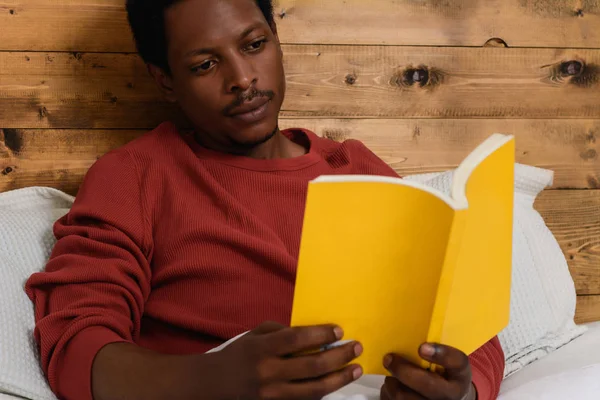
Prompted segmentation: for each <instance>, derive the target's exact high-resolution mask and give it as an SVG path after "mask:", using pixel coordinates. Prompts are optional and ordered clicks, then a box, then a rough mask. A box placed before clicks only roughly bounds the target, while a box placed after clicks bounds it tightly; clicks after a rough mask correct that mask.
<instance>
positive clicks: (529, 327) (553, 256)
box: [406, 164, 586, 376]
mask: <svg viewBox="0 0 600 400" xmlns="http://www.w3.org/2000/svg"><path fill="white" fill-rule="evenodd" d="M452 174H453V171H446V172H441V173H437V174H421V175H412V176H408V177H406V179H408V180H413V181H418V182H421V183H424V184H426V185H429V186H432V187H435V188H437V189H438V190H442V191H443V192H445V193H448V194H449V193H450V185H451V182H452ZM552 178H553V172H552V171H549V170H544V169H540V168H535V167H531V166H527V165H522V164H516V165H515V209H514V229H513V271H512V290H511V306H510V313H511V316H510V323H509V325H508V327H507V328H506V329H505V330H504V331H502V332H501V333H500V335H499V339H500V342H501V343H502V348H503V350H504V353H505V357H506V368H505V375H506V376H508V375H511V374H513V373H515V372H517V371H518V370H520V369H521V368H523V367H524V366H526V365H528V364H530V363H532V362H534V361H536V360H538V359H540V358H542V357H543V356H545V355H547V354H549V353H551V352H553V351H554V350H556V349H558V348H560V347H562V346H563V345H565V344H567V343H569V342H570V341H572V340H573V339H575V338H576V337H578V336H580V335H581V334H583V332H585V330H586V328H585V327H583V326H581V327H579V326H577V325H575V322H574V317H575V306H576V301H577V295H576V292H575V285H574V283H573V278H572V277H571V274H570V273H569V268H568V266H567V262H566V260H565V257H564V253H563V252H562V250H561V249H560V246H559V244H558V242H557V241H556V239H555V238H554V236H553V235H552V232H551V231H550V230H549V229H548V227H547V226H546V224H545V222H544V220H543V218H542V217H541V216H540V214H539V213H538V212H537V211H536V210H535V209H534V207H533V204H534V201H535V199H536V197H537V196H538V194H539V193H540V192H541V191H542V190H543V189H544V188H545V187H547V186H549V185H551V184H552Z"/></svg>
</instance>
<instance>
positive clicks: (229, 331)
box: [26, 123, 504, 400]
mask: <svg viewBox="0 0 600 400" xmlns="http://www.w3.org/2000/svg"><path fill="white" fill-rule="evenodd" d="M284 133H285V134H286V135H287V136H288V137H290V138H291V139H292V140H294V141H295V142H297V143H299V144H302V145H304V146H305V147H306V148H309V152H308V153H307V154H306V155H304V156H301V157H298V158H292V159H276V160H256V159H250V158H246V157H239V156H230V155H225V154H222V153H216V152H213V151H210V150H207V149H204V148H202V147H200V146H198V145H197V144H195V142H194V141H193V140H191V139H190V138H189V137H186V136H182V135H180V134H179V133H178V132H177V130H176V128H175V127H174V126H173V125H172V124H170V123H165V124H163V125H161V126H160V127H158V128H157V129H156V130H154V131H153V132H150V133H148V134H146V135H144V136H143V137H141V138H140V139H137V140H135V141H133V142H131V143H130V144H128V145H126V146H124V147H122V148H120V149H118V150H116V151H113V152H111V153H109V154H107V155H105V156H104V157H102V158H101V159H100V160H98V161H97V162H96V163H95V164H94V165H93V166H92V168H91V169H90V170H89V172H88V173H87V175H86V177H85V180H84V182H83V185H82V186H81V188H80V191H79V194H78V196H77V198H76V200H75V204H74V205H73V207H72V209H71V210H70V212H69V213H68V214H67V215H66V216H65V217H63V218H61V219H60V220H59V221H57V222H56V224H55V227H54V234H55V236H56V237H57V239H58V241H57V243H56V245H55V247H54V250H53V252H52V255H51V258H50V260H49V262H48V264H47V267H46V270H45V272H43V273H39V274H35V275H33V276H32V277H31V278H30V279H29V281H28V282H27V285H26V290H27V293H28V295H29V296H30V298H31V299H32V301H33V302H34V304H35V316H36V322H37V325H36V330H35V337H36V340H37V341H38V343H39V344H40V346H41V362H42V366H43V368H44V371H45V373H46V374H47V376H48V379H49V382H50V385H51V387H52V389H53V390H54V391H55V393H57V395H58V396H59V397H61V398H64V399H76V400H87V399H91V398H92V394H91V367H92V362H93V359H94V356H95V355H96V353H97V352H98V351H99V350H100V349H101V348H102V347H103V346H105V345H106V344H108V343H114V342H120V341H121V342H122V341H126V342H132V343H136V344H138V345H140V346H143V347H146V348H150V349H153V350H156V351H159V352H163V353H171V354H186V353H187V354H189V353H200V352H205V351H206V350H209V349H210V348H212V347H214V346H216V345H218V344H220V343H222V342H223V341H225V340H227V339H230V338H232V337H234V336H236V335H237V334H239V333H242V332H244V331H246V330H249V329H252V328H254V327H256V326H257V325H258V324H260V323H261V322H263V321H265V320H272V321H277V322H280V323H282V324H289V321H290V312H291V306H292V297H293V289H294V280H295V270H296V262H297V257H298V249H299V243H300V232H301V227H302V217H303V211H304V202H305V195H306V189H307V183H308V181H309V180H311V179H314V178H316V177H318V176H319V175H324V174H377V175H387V176H397V175H396V174H395V173H394V171H393V170H392V169H391V168H390V167H388V166H387V165H386V164H385V163H384V162H382V161H381V160H380V159H378V158H377V157H376V156H375V155H374V154H373V153H371V152H370V151H369V150H368V149H367V148H366V147H365V146H364V145H362V144H361V143H360V142H358V141H354V140H348V141H346V142H344V143H342V144H340V143H337V142H334V141H330V140H327V139H323V138H319V137H317V136H316V135H315V134H313V133H311V132H308V131H305V130H288V131H286V132H284ZM471 360H472V365H473V370H474V381H475V384H476V386H477V388H478V390H479V396H480V400H491V399H493V398H495V397H496V396H497V393H498V390H499V386H500V381H501V379H502V372H503V367H504V357H503V353H502V349H501V348H500V346H499V343H498V341H497V339H494V341H492V342H490V343H489V344H487V345H485V346H484V347H483V348H482V349H480V350H479V351H478V352H476V353H475V354H474V355H473V356H472V357H471Z"/></svg>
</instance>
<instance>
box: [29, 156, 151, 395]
mask: <svg viewBox="0 0 600 400" xmlns="http://www.w3.org/2000/svg"><path fill="white" fill-rule="evenodd" d="M144 215H145V213H144V205H143V199H142V196H141V190H140V184H139V178H138V174H137V171H136V168H135V165H134V163H133V161H132V159H131V157H130V156H129V155H128V154H127V153H126V152H124V151H122V150H120V151H118V152H112V153H109V154H107V155H105V156H104V157H102V158H101V159H100V160H98V161H97V162H96V163H95V164H94V165H93V166H92V168H91V169H90V170H89V171H88V173H87V175H86V177H85V179H84V182H83V184H82V186H81V188H80V190H79V193H78V195H77V197H76V200H75V202H74V204H73V206H72V208H71V210H70V211H69V213H68V214H67V215H65V216H64V217H62V218H61V219H59V220H58V221H57V222H56V223H55V225H54V235H55V237H56V239H57V242H56V244H55V246H54V248H53V251H52V254H51V256H50V259H49V261H48V263H47V265H46V268H45V271H43V272H41V273H36V274H34V275H32V276H31V277H30V278H29V280H28V281H27V283H26V286H25V290H26V292H27V295H28V296H29V298H30V299H31V300H32V302H33V304H34V307H35V320H36V327H35V331H34V336H35V339H36V341H37V343H38V346H39V347H40V358H41V363H42V368H43V370H44V373H45V374H46V376H47V378H48V381H49V384H50V386H51V388H52V390H53V391H54V393H55V394H56V395H57V397H59V398H61V399H66V400H70V399H77V400H91V399H92V389H91V371H92V363H93V361H94V357H95V356H96V354H97V353H98V351H100V349H102V347H104V346H105V345H107V344H109V343H115V342H134V341H135V339H136V338H137V337H138V336H139V331H140V320H141V316H142V314H143V309H144V304H145V302H146V300H147V298H148V295H149V292H150V266H149V262H148V259H149V257H150V254H151V244H150V242H151V239H150V238H151V236H150V229H149V224H148V223H147V219H146V218H145V217H144Z"/></svg>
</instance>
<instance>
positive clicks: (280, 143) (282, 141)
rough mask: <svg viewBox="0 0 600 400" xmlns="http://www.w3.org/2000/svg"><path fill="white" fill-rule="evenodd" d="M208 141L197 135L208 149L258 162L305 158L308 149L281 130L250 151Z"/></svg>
mask: <svg viewBox="0 0 600 400" xmlns="http://www.w3.org/2000/svg"><path fill="white" fill-rule="evenodd" d="M206 139H208V138H203V137H201V136H200V135H196V141H197V142H198V143H199V144H200V145H202V146H204V147H206V148H208V149H211V150H214V151H218V152H222V153H227V154H234V155H239V156H244V157H250V158H255V159H258V160H273V159H282V158H295V157H300V156H303V155H305V154H306V152H307V149H305V148H304V147H303V146H302V145H300V144H298V143H295V142H293V141H292V140H291V139H289V138H288V137H287V136H285V135H284V134H283V133H281V131H280V130H277V132H276V133H275V134H274V135H273V136H272V137H271V138H270V139H269V140H267V141H266V142H264V143H261V144H259V145H257V146H255V147H252V148H248V149H243V148H227V147H226V146H223V145H221V144H219V143H214V142H213V141H211V140H210V139H209V140H206Z"/></svg>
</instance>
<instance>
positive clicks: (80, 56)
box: [71, 51, 83, 61]
mask: <svg viewBox="0 0 600 400" xmlns="http://www.w3.org/2000/svg"><path fill="white" fill-rule="evenodd" d="M71 55H72V56H73V58H74V59H76V60H78V61H79V60H81V59H82V58H83V54H81V53H79V52H77V51H76V52H73V53H71Z"/></svg>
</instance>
